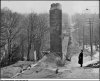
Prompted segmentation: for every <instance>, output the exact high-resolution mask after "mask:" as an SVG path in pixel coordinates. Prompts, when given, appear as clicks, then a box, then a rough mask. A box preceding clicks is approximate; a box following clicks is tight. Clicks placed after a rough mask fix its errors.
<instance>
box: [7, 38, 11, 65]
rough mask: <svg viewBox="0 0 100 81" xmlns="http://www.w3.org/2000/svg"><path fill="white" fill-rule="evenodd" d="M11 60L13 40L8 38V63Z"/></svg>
mask: <svg viewBox="0 0 100 81" xmlns="http://www.w3.org/2000/svg"><path fill="white" fill-rule="evenodd" d="M10 62H11V40H10V39H9V38H8V64H10Z"/></svg>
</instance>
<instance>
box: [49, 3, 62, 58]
mask: <svg viewBox="0 0 100 81" xmlns="http://www.w3.org/2000/svg"><path fill="white" fill-rule="evenodd" d="M50 29H51V30H50V52H55V53H59V54H60V56H62V37H61V36H62V10H61V5H60V4H59V3H53V4H51V8H50Z"/></svg>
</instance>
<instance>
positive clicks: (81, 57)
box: [78, 50, 83, 67]
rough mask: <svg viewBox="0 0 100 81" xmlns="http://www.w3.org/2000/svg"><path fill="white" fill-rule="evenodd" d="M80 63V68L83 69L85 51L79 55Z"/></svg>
mask: <svg viewBox="0 0 100 81" xmlns="http://www.w3.org/2000/svg"><path fill="white" fill-rule="evenodd" d="M78 59H79V60H78V63H79V64H80V66H81V67H82V65H83V50H81V53H80V54H79V57H78Z"/></svg>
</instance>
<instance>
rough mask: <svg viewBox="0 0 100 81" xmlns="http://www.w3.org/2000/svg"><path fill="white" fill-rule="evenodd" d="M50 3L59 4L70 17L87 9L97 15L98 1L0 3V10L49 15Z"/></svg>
mask: <svg viewBox="0 0 100 81" xmlns="http://www.w3.org/2000/svg"><path fill="white" fill-rule="evenodd" d="M52 3H60V4H61V5H62V12H63V13H68V14H70V15H72V14H75V13H77V12H78V13H81V12H83V11H84V10H85V9H86V8H89V9H90V10H91V12H93V13H99V1H1V8H3V7H8V8H9V9H11V10H12V11H16V12H19V13H30V12H32V11H34V12H36V13H45V12H47V13H49V9H50V5H51V4H52Z"/></svg>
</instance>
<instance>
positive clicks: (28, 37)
mask: <svg viewBox="0 0 100 81" xmlns="http://www.w3.org/2000/svg"><path fill="white" fill-rule="evenodd" d="M62 18H63V20H62V21H63V23H62V24H63V30H68V28H69V20H68V19H69V18H68V15H67V14H63V16H62ZM0 30H1V38H0V41H1V45H0V49H1V53H0V54H1V60H0V64H1V66H6V65H9V64H12V63H15V62H17V61H19V60H22V61H24V60H27V61H38V60H40V59H41V58H42V57H43V53H42V52H43V51H50V26H49V14H48V13H42V14H37V13H35V12H31V13H30V14H20V13H17V12H12V11H11V10H9V9H8V8H3V9H1V29H0ZM63 30H62V31H63Z"/></svg>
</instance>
